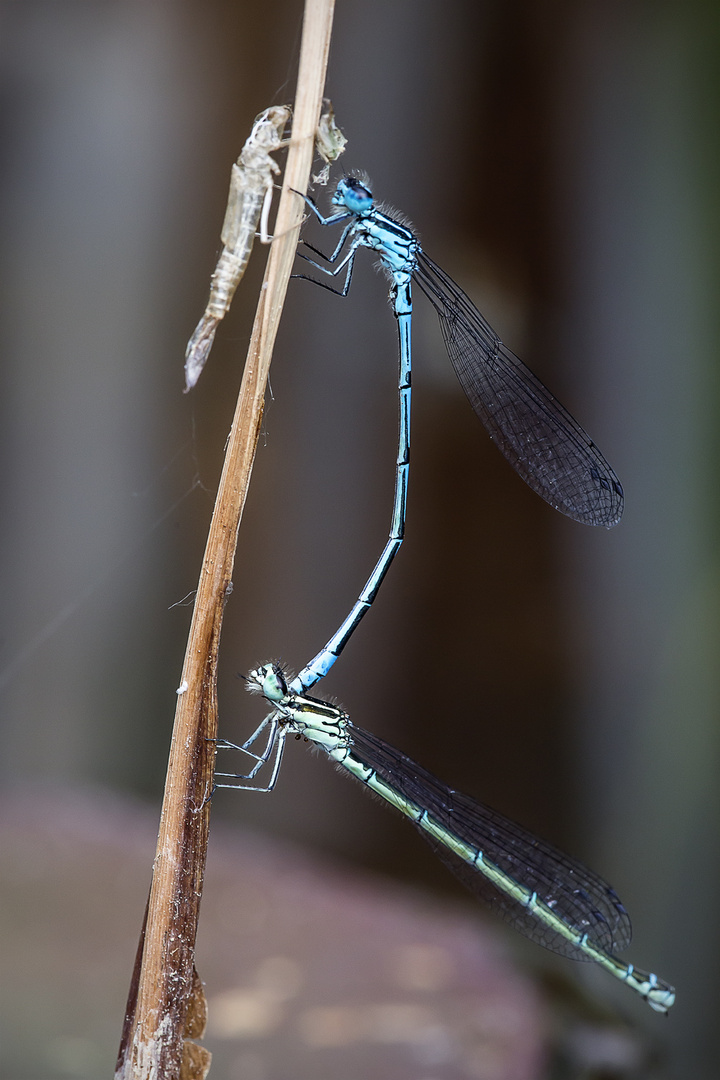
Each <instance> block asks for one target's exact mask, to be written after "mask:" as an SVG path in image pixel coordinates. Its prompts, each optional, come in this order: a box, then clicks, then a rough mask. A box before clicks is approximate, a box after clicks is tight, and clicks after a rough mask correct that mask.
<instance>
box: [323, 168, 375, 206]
mask: <svg viewBox="0 0 720 1080" xmlns="http://www.w3.org/2000/svg"><path fill="white" fill-rule="evenodd" d="M332 201H333V203H334V204H335V206H346V207H347V208H348V210H350V211H351V213H353V214H367V213H368V212H369V211H370V210H372V208H373V194H372V191H371V190H370V188H369V187H368V186H367V181H366V178H365V177H362V178H360V177H358V176H343V178H342V180H340V182H339V183H338V186H337V188H336V190H335V194H334V195H333V197H332Z"/></svg>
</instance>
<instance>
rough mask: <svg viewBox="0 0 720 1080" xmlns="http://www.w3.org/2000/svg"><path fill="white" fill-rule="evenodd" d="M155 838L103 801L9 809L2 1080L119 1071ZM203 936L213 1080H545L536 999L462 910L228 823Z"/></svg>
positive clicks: (48, 800)
mask: <svg viewBox="0 0 720 1080" xmlns="http://www.w3.org/2000/svg"><path fill="white" fill-rule="evenodd" d="M156 827H157V818H156V813H155V811H154V810H153V809H152V808H145V807H143V806H141V805H138V804H135V803H130V802H125V801H123V800H121V799H118V798H117V797H115V796H111V795H107V794H104V793H98V792H94V793H82V794H80V793H77V792H71V791H68V790H64V791H63V790H60V789H57V790H55V791H50V792H48V793H46V794H40V793H38V792H17V793H15V795H14V796H13V797H12V798H9V797H6V798H5V799H4V800H3V801H2V802H0V860H1V865H0V882H1V883H2V884H1V885H0V889H1V894H0V896H1V898H0V910H1V911H2V927H1V934H2V942H3V944H2V956H3V975H2V979H1V980H0V986H1V987H2V989H1V991H0V998H1V1001H2V1005H1V1012H2V1016H3V1017H4V1025H5V1032H4V1035H3V1040H2V1042H3V1051H2V1055H3V1061H2V1064H1V1066H0V1068H1V1074H2V1076H3V1077H5V1078H7V1080H11V1078H12V1080H35V1078H38V1080H39V1078H43V1080H45V1078H53V1080H54V1078H56V1077H57V1078H65V1077H77V1078H83V1080H84V1078H86V1077H87V1078H88V1080H90V1078H91V1077H96V1076H101V1075H102V1076H109V1075H110V1072H111V1070H112V1065H113V1062H114V1055H115V1052H116V1049H117V1043H118V1040H119V1036H120V1026H121V1022H122V1015H123V1008H124V1004H125V997H126V994H127V987H128V983H129V978H130V971H131V967H132V960H133V955H134V949H135V945H136V943H137V935H138V931H139V927H140V921H141V918H142V912H143V905H144V902H145V894H146V889H147V885H148V882H149V873H150V866H151V860H152V855H153V851H154V841H155V831H156ZM200 927H201V929H200V936H199V940H198V949H197V967H198V971H199V972H200V975H201V977H202V979H203V980H204V982H205V991H206V994H207V997H208V1005H209V1024H208V1031H207V1035H206V1039H205V1041H204V1045H205V1046H206V1047H207V1048H208V1049H209V1050H210V1051H211V1052H212V1054H213V1064H212V1068H211V1072H210V1075H211V1076H214V1077H217V1078H218V1080H220V1078H227V1080H235V1078H237V1080H239V1078H240V1077H242V1078H243V1080H276V1078H277V1080H280V1078H284V1077H288V1076H290V1075H292V1076H293V1077H295V1078H298V1080H302V1078H308V1080H309V1078H311V1077H313V1078H318V1080H320V1078H325V1077H327V1078H328V1080H330V1078H333V1080H334V1078H336V1077H339V1076H342V1077H343V1080H355V1078H357V1080H361V1078H362V1080H365V1078H367V1077H370V1076H383V1077H384V1078H386V1080H395V1078H397V1080H421V1078H427V1080H430V1078H433V1080H442V1078H448V1080H463V1078H468V1080H531V1078H534V1077H539V1076H540V1075H541V1064H542V1060H543V1051H542V1020H541V1009H540V1006H539V1002H538V998H537V995H536V993H535V992H534V990H533V989H532V986H531V985H530V984H529V983H528V981H527V980H526V979H525V978H523V977H522V976H521V975H520V974H519V973H518V972H517V971H516V970H515V969H514V968H513V967H512V965H511V964H510V963H509V960H508V958H507V956H506V955H504V953H503V950H502V948H501V947H500V945H499V944H498V942H497V941H496V940H495V938H494V936H493V934H492V931H491V930H490V929H485V928H484V926H483V925H482V922H481V921H480V920H479V919H478V920H474V919H471V918H467V917H465V916H463V915H461V914H458V912H457V910H456V909H453V908H452V907H443V905H441V904H438V903H436V902H431V901H430V900H428V899H427V898H426V897H423V895H422V894H419V893H416V892H412V891H410V890H408V889H406V888H400V887H398V886H397V885H394V884H391V883H389V882H388V881H386V880H383V879H382V878H378V877H369V876H363V875H360V874H358V873H357V872H354V871H353V872H341V871H339V870H337V869H332V868H331V867H330V866H329V865H328V864H327V863H326V862H323V861H322V860H320V859H317V858H311V857H309V856H307V855H305V854H304V853H303V852H302V851H301V850H300V849H296V848H293V847H290V846H286V845H282V844H279V843H278V842H277V841H275V840H270V839H268V838H267V837H263V836H261V835H259V834H255V833H253V834H247V833H243V832H241V831H240V830H238V829H228V828H227V827H222V826H221V827H219V828H217V829H215V830H214V831H213V835H212V841H211V849H210V859H209V863H208V872H207V878H206V883H205V894H204V899H203V905H202V916H201V923H200Z"/></svg>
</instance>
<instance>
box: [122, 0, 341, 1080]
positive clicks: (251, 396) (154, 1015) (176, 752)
mask: <svg viewBox="0 0 720 1080" xmlns="http://www.w3.org/2000/svg"><path fill="white" fill-rule="evenodd" d="M333 6H334V0H306V5H305V18H304V24H303V35H302V43H301V49H300V65H299V73H298V87H297V95H296V100H295V106H294V121H293V131H292V139H291V144H290V149H289V151H288V160H287V168H286V172H285V182H284V185H283V192H282V196H281V199H280V205H279V208H278V214H277V220H276V224H275V235H276V236H277V238H278V239H277V240H275V241H274V243H273V245H272V248H271V252H270V256H269V259H268V264H267V269H266V272H265V279H264V282H263V286H262V291H261V294H260V301H259V304H258V309H257V314H256V317H255V324H254V327H253V332H252V338H251V340H250V347H249V350H248V356H247V361H246V365H245V372H244V375H243V380H242V385H241V388H240V396H239V398H238V403H237V408H236V411H235V417H234V419H233V425H232V429H231V433H230V438H229V441H228V447H227V453H226V457H225V465H224V468H223V472H222V478H221V480H220V487H219V491H218V495H217V500H216V503H215V509H214V512H213V517H212V521H211V524H210V532H209V536H208V541H207V547H206V550H205V557H204V560H203V565H202V569H201V571H200V580H199V583H198V590H197V597H196V601H195V610H194V613H193V619H192V625H191V628H190V636H189V640H188V645H187V651H186V654H185V663H184V665H183V673H182V687H185V688H186V689H184V691H183V692H182V693H180V692H179V694H178V705H177V710H176V713H175V725H174V729H173V736H172V745H171V749H170V760H169V763H168V771H167V779H166V786H165V795H164V799H163V806H162V815H161V820H160V830H159V835H158V844H157V851H156V855H155V863H154V870H153V880H152V886H151V889H150V899H149V902H148V911H147V920H146V925H145V927H144V932H143V937H142V940H141V944H140V950H141V954H140V953H139V957H138V963H137V964H136V972H135V975H134V977H133V986H132V988H131V992H130V999H129V1001H128V1009H127V1015H126V1021H125V1028H124V1031H123V1040H122V1043H121V1046H120V1055H119V1058H118V1067H117V1073H116V1075H117V1076H118V1077H121V1078H122V1080H131V1078H132V1080H140V1078H147V1080H150V1078H152V1080H160V1078H162V1080H175V1078H180V1077H181V1076H188V1077H189V1076H191V1075H192V1076H202V1075H204V1074H205V1073H206V1072H207V1068H208V1067H209V1054H208V1053H207V1051H205V1050H204V1049H203V1048H202V1047H199V1046H198V1045H197V1044H195V1043H190V1044H188V1045H187V1046H186V1047H185V1050H183V1044H184V1037H185V1036H186V1035H201V1034H202V1031H201V1030H200V1028H201V1027H202V1025H201V1024H200V1023H198V1021H197V1017H198V1015H201V1014H202V1011H203V1010H202V1002H201V1000H199V999H200V998H201V993H202V991H201V989H200V986H199V982H198V980H197V977H196V976H195V977H194V968H193V955H194V947H195V936H196V930H197V919H198V913H199V906H200V896H201V893H202V882H203V874H204V869H205V856H206V849H207V836H208V825H209V814H210V803H209V801H208V799H207V797H208V795H209V794H210V792H211V791H212V783H213V766H214V753H213V748H212V743H211V742H208V740H212V739H214V738H215V736H216V733H217V701H216V676H217V658H218V648H219V642H220V631H221V626H222V616H223V608H224V605H225V602H226V599H227V596H228V594H229V591H230V587H231V579H232V570H233V562H234V557H235V547H236V541H237V532H238V528H239V524H240V518H241V516H242V510H243V506H244V503H245V497H246V494H247V489H248V484H249V482H250V473H251V470H252V465H253V461H254V457H255V449H256V446H257V440H258V434H259V431H260V423H261V419H262V411H263V400H264V394H265V386H266V382H267V376H268V371H269V367H270V358H271V354H272V348H273V345H274V342H275V337H276V334H277V328H278V323H279V319H280V312H281V310H282V305H283V302H284V299H285V293H286V290H287V285H288V281H289V278H290V271H291V268H292V262H293V257H294V254H295V247H296V244H297V235H298V230H299V227H300V222H301V219H302V210H303V207H302V203H301V201H300V199H299V198H298V197H297V195H294V194H292V193H291V192H290V191H289V190H288V188H295V189H297V190H299V191H305V190H306V188H307V183H308V179H309V176H310V167H311V164H312V157H313V142H314V137H315V130H316V127H317V123H318V118H319V115H320V107H321V102H322V95H323V89H324V85H325V72H326V67H327V56H328V49H329V43H330V31H331V26H332V15H333ZM190 1015H191V1016H192V1021H191V1022H188V1020H189V1016H190Z"/></svg>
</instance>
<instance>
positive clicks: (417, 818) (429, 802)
mask: <svg viewBox="0 0 720 1080" xmlns="http://www.w3.org/2000/svg"><path fill="white" fill-rule="evenodd" d="M247 685H248V689H249V690H250V691H252V692H253V693H259V694H263V695H264V697H265V698H266V699H267V700H268V702H269V703H270V704H271V706H272V712H271V713H270V714H269V715H268V716H267V717H266V718H265V719H264V720H263V722H262V723H261V724H260V726H259V727H258V729H257V730H256V731H255V732H254V734H253V735H252V736H251V737H250V738H249V739H248V740H247V742H246V743H244V744H243V746H241V747H236V746H234V745H233V744H232V743H219V744H218V747H219V749H234V750H242V751H244V752H245V753H248V754H250V756H251V757H253V758H254V759H255V765H254V766H253V768H252V769H251V771H250V773H249V774H247V775H246V776H238V775H237V774H233V773H217V774H216V776H217V777H218V778H220V779H222V780H224V781H226V782H225V783H220V784H218V786H219V787H241V788H246V787H248V786H249V785H248V784H247V781H248V780H252V779H253V778H254V777H255V776H256V775H257V773H258V772H259V770H260V768H261V767H262V765H263V764H265V763H266V762H268V761H269V760H270V759H271V758H273V765H272V768H271V777H270V781H269V783H268V785H267V786H266V787H262V788H260V787H251V788H250V790H253V791H270V790H272V788H273V786H274V784H275V781H276V779H277V776H278V772H279V769H280V763H281V760H282V752H283V748H284V745H285V740H286V738H287V737H288V735H295V736H296V737H297V738H304V739H305V740H306V741H307V742H310V743H311V744H312V745H313V746H318V747H320V748H321V749H323V750H324V751H325V753H326V754H328V756H329V757H330V758H331V759H332V760H333V761H334V762H336V763H337V764H338V765H339V766H340V767H341V768H343V769H346V770H347V771H348V772H349V773H350V774H351V775H352V776H354V777H355V778H356V779H357V780H359V781H360V782H361V783H363V784H365V785H366V787H368V788H369V789H370V790H371V791H372V792H374V793H375V794H376V795H379V796H380V798H382V799H384V800H385V801H386V802H387V803H389V804H390V805H391V806H393V807H394V808H395V809H396V810H399V811H400V813H401V814H404V815H405V817H407V818H409V819H410V821H412V823H413V824H414V825H415V826H416V828H417V829H419V831H420V832H421V834H422V835H423V836H424V837H425V839H426V840H427V841H428V842H429V843H430V845H431V846H432V848H433V850H434V851H435V852H436V853H437V855H438V856H439V857H440V859H442V861H443V862H444V863H445V864H446V865H447V866H448V867H449V868H450V870H452V871H453V873H455V874H456V875H457V876H458V877H459V878H460V880H461V881H462V882H463V883H464V884H465V885H466V886H467V887H468V888H469V889H470V890H471V892H473V893H475V894H476V895H478V896H479V897H481V898H482V899H483V900H485V901H486V902H487V903H488V904H489V905H490V906H491V907H492V908H493V909H494V910H496V911H497V912H498V913H499V914H500V915H501V916H502V917H503V918H504V919H505V920H506V921H507V922H509V923H511V924H512V925H513V926H515V927H516V929H518V930H519V931H520V932H521V933H523V934H525V935H526V937H529V938H530V939H531V940H532V941H535V942H537V943H538V944H539V945H544V946H545V948H547V949H550V950H551V951H552V952H556V953H560V954H561V955H563V956H569V957H572V958H573V959H575V960H593V961H595V963H597V964H600V966H601V967H603V968H605V969H606V971H609V972H610V973H611V974H612V975H614V976H615V977H616V978H618V979H620V980H621V981H622V982H624V983H626V984H627V985H628V986H629V987H630V988H631V989H633V990H635V991H636V992H637V993H638V994H640V995H641V997H643V998H644V999H645V1000H646V1001H647V1003H648V1005H650V1007H651V1008H652V1009H655V1010H656V1011H657V1012H662V1013H665V1012H667V1010H668V1009H669V1008H670V1007H671V1006H672V1004H673V1003H674V1001H675V990H674V989H673V987H672V986H670V985H669V984H668V983H666V982H664V981H663V980H662V979H660V978H658V976H657V975H653V974H651V973H650V972H647V971H641V970H640V968H636V967H634V966H633V965H632V964H626V963H624V962H623V961H622V960H619V959H618V958H617V957H616V956H615V955H614V954H615V952H616V951H619V950H622V949H624V948H625V947H626V946H627V945H628V944H629V943H630V938H631V926H630V918H629V916H628V913H627V911H626V910H625V908H624V907H623V905H622V903H621V902H620V899H619V897H618V896H617V894H616V892H615V890H614V889H612V888H611V887H610V886H609V885H608V884H607V883H606V882H604V881H603V880H602V878H600V877H598V876H597V874H594V873H593V872H592V871H591V870H588V869H587V868H586V867H584V866H583V865H582V864H581V863H579V862H576V861H575V860H574V859H571V858H570V857H569V856H568V855H564V854H563V853H562V852H560V851H558V850H557V849H556V848H554V847H552V846H551V845H550V844H546V843H545V842H544V841H543V840H539V839H538V838H537V837H535V836H533V835H532V834H531V833H529V832H526V830H525V829H523V828H521V827H520V826H519V825H515V824H514V823H513V822H512V821H509V820H508V819H507V818H505V817H503V816H502V815H501V814H498V813H496V812H495V811H494V810H491V809H490V808H489V807H487V806H483V805H482V803H478V802H475V800H474V799H471V798H469V796H467V795H462V794H460V792H458V791H454V790H453V789H452V788H449V787H447V786H446V785H445V784H443V783H442V782H441V781H440V780H437V779H436V778H435V777H434V776H433V775H432V774H431V773H429V772H427V771H426V770H425V769H423V768H422V767H421V766H420V765H417V764H416V763H415V762H414V761H411V760H410V758H408V757H406V756H405V754H401V753H400V751H399V750H396V749H395V748H394V747H392V746H390V745H389V744H388V743H386V742H384V741H383V740H382V739H379V738H378V737H377V736H376V735H371V734H370V732H369V731H364V730H363V729H362V728H360V727H357V725H355V724H353V723H352V721H351V720H350V718H349V717H348V716H347V714H346V713H344V712H343V711H342V710H341V709H338V708H336V707H335V706H334V705H330V704H328V703H327V702H325V701H319V700H317V699H316V698H312V697H307V696H303V695H301V694H295V693H292V692H291V691H290V689H289V688H288V684H287V680H286V677H285V675H284V673H283V671H282V670H281V669H280V668H279V667H277V665H275V664H265V665H263V666H262V667H260V668H258V669H257V670H255V671H251V672H250V675H249V676H248V679H247ZM265 730H267V733H268V734H267V740H266V745H265V748H264V750H263V752H262V753H261V754H255V753H254V752H253V751H252V749H251V747H252V746H253V744H254V743H255V741H256V740H257V739H258V738H259V737H260V735H261V733H262V732H263V731H265ZM230 780H234V781H235V783H228V782H227V781H230Z"/></svg>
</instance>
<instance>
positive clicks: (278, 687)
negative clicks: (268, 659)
mask: <svg viewBox="0 0 720 1080" xmlns="http://www.w3.org/2000/svg"><path fill="white" fill-rule="evenodd" d="M247 688H248V690H249V691H250V693H251V694H262V695H263V697H265V698H267V700H268V701H272V702H277V701H282V700H283V698H285V697H287V692H288V688H287V683H286V681H285V676H284V674H283V672H282V668H280V667H278V665H277V664H263V665H262V666H261V667H259V668H255V669H254V670H253V671H251V672H250V674H249V675H248V677H247Z"/></svg>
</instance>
